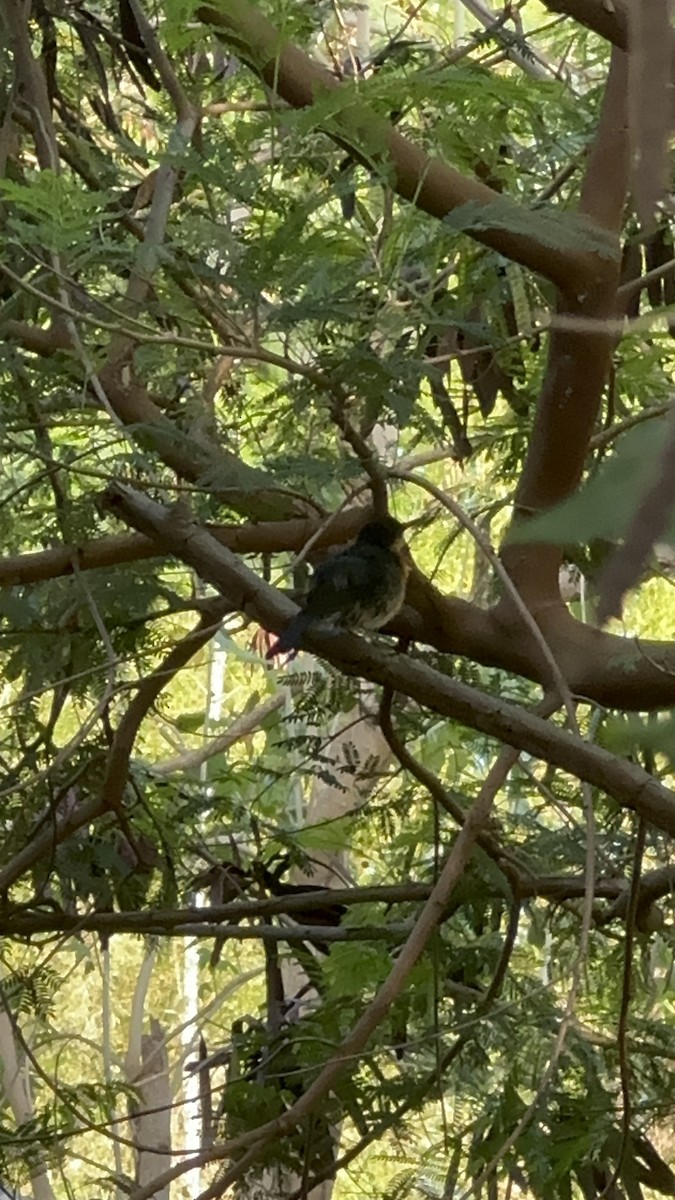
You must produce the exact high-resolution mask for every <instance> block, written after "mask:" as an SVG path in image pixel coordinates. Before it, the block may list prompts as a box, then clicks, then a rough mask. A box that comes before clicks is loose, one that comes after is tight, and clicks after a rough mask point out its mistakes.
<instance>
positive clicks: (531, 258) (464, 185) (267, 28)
mask: <svg viewBox="0 0 675 1200" xmlns="http://www.w3.org/2000/svg"><path fill="white" fill-rule="evenodd" d="M196 15H197V17H198V18H199V20H201V21H203V22H204V24H206V25H209V26H212V27H213V28H214V29H215V30H216V31H217V32H218V34H219V36H220V37H222V39H223V40H224V41H225V42H227V43H228V44H229V45H231V46H232V47H233V49H235V51H236V52H237V54H239V55H240V56H241V57H242V58H243V59H244V60H245V61H246V62H248V64H249V65H250V66H251V67H253V69H254V70H255V71H256V72H257V73H258V74H259V75H260V76H261V77H262V79H263V80H264V81H265V83H266V84H267V86H268V87H270V88H272V89H273V91H274V93H275V94H276V95H278V96H280V97H281V98H282V99H283V100H286V101H287V102H288V103H289V104H290V105H292V106H293V107H294V108H308V107H311V105H312V104H313V103H314V102H315V101H316V100H317V99H319V98H320V97H321V96H322V95H325V94H326V93H327V92H330V91H336V90H339V89H340V88H341V87H342V86H343V85H341V84H340V83H338V81H337V80H336V79H335V77H334V76H333V75H332V74H331V73H330V71H328V70H327V68H325V67H323V66H321V65H320V64H319V63H317V62H315V61H313V60H312V59H311V58H309V56H308V55H306V54H304V53H303V52H302V51H301V50H300V49H298V47H296V46H293V45H291V44H290V43H288V42H287V41H285V39H284V37H283V36H282V35H281V34H280V33H279V32H278V30H276V29H275V28H274V26H273V25H271V24H270V22H269V21H268V20H267V19H266V18H265V17H264V16H263V15H262V13H260V12H258V11H257V10H256V9H254V8H253V6H252V5H249V4H247V3H246V2H245V0H237V3H236V4H235V3H232V2H231V0H221V3H220V5H219V7H217V8H216V7H211V6H208V5H202V6H201V7H200V8H198V9H197V13H196ZM348 96H349V103H347V100H346V103H345V110H344V112H343V113H337V114H336V115H335V117H334V124H333V126H332V127H331V129H330V130H328V132H330V134H331V136H333V137H335V139H336V140H337V141H338V142H339V143H340V145H342V146H345V147H346V148H348V149H349V151H350V154H352V155H353V157H354V158H356V159H357V160H358V161H359V162H362V163H364V165H365V166H368V167H371V168H373V166H377V165H378V164H379V165H380V166H381V168H382V169H383V171H384V172H385V174H386V176H387V179H388V181H390V182H391V186H392V187H393V188H394V189H395V191H396V192H398V194H399V195H400V196H402V197H403V199H405V200H410V201H411V202H412V203H414V204H416V205H417V207H418V208H420V209H422V211H423V212H427V213H429V214H430V215H431V216H434V217H438V218H440V219H441V220H442V219H443V218H444V217H446V216H447V215H448V214H449V213H451V212H453V211H454V210H455V209H457V208H459V207H461V206H462V205H465V204H472V205H474V206H476V207H477V208H478V209H483V210H484V216H485V225H486V226H487V228H485V227H483V228H482V229H481V230H480V231H474V232H472V234H471V236H473V237H475V238H476V240H477V241H480V242H482V243H483V244H485V245H487V246H490V247H492V248H493V249H495V250H498V251H499V253H500V254H504V255H506V257H507V258H510V259H512V260H513V261H514V262H519V263H521V264H522V265H523V266H526V267H529V268H530V269H531V270H533V271H537V272H538V273H540V274H541V275H544V276H546V278H548V279H550V280H551V281H552V282H553V283H555V284H556V285H557V286H559V287H560V288H561V289H562V290H563V291H567V290H572V291H573V290H574V289H575V288H580V287H583V286H584V284H585V282H586V279H587V276H588V273H589V271H592V269H593V263H594V261H595V257H596V256H595V255H594V254H588V253H585V252H582V251H576V252H575V251H573V250H571V249H569V248H561V247H560V246H557V245H555V244H554V243H553V242H552V240H551V234H550V226H549V222H548V221H547V220H546V218H545V217H544V216H543V215H539V214H537V213H535V212H529V213H528V214H527V232H524V231H523V225H524V221H523V216H524V212H523V210H522V209H521V208H520V206H519V205H517V204H516V203H515V202H514V203H512V204H511V205H509V202H508V201H507V200H506V198H505V197H503V196H502V197H499V196H498V195H497V193H496V192H494V191H493V190H492V189H491V188H489V187H487V186H486V185H485V184H483V183H480V182H479V181H478V180H476V179H470V178H468V177H466V176H464V175H461V174H460V172H459V171H456V170H455V169H454V168H453V167H450V166H447V165H446V164H445V163H443V162H441V161H440V160H439V159H435V158H431V157H430V156H429V155H427V154H425V153H424V151H423V150H421V149H419V148H418V147H417V146H416V145H415V144H414V143H413V142H411V141H410V140H409V139H407V138H405V137H403V136H402V135H401V134H400V133H398V132H397V131H396V130H395V129H394V128H393V126H392V125H391V124H390V122H389V121H387V120H385V119H384V118H382V117H381V116H379V115H378V114H377V113H376V112H375V111H374V109H372V108H371V107H370V106H369V105H368V104H366V103H365V101H359V102H358V105H357V106H356V108H355V104H356V98H355V96H354V94H353V92H349V93H348ZM361 131H367V137H365V138H364V135H363V132H361ZM378 142H379V146H380V148H379V150H378V152H377V155H376V156H375V155H374V154H373V149H372V148H373V147H374V146H375V145H377V144H378ZM364 143H366V144H367V145H368V147H369V149H368V151H367V152H366V150H364ZM375 157H376V158H377V161H375ZM495 204H497V205H498V211H497V208H495V214H494V216H492V215H491V212H490V206H491V205H495Z"/></svg>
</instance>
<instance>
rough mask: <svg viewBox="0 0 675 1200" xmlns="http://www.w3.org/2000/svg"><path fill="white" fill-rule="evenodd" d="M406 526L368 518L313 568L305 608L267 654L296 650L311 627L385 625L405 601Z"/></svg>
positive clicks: (408, 561)
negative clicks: (355, 534)
mask: <svg viewBox="0 0 675 1200" xmlns="http://www.w3.org/2000/svg"><path fill="white" fill-rule="evenodd" d="M403 530H404V527H403V525H401V523H400V522H399V521H396V520H395V519H394V518H393V517H389V516H386V517H382V518H380V519H379V520H375V521H368V522H367V524H365V525H364V526H363V528H362V529H361V531H360V533H359V535H358V537H357V538H356V541H355V542H352V544H351V545H350V546H347V547H346V548H345V549H344V550H339V551H338V552H337V553H336V554H332V555H331V556H330V558H328V559H326V561H325V562H324V563H322V564H321V565H320V566H319V567H318V568H317V569H316V571H315V572H314V577H313V579H312V583H311V586H310V589H309V592H308V593H307V596H306V598H305V601H304V604H303V607H302V610H301V611H300V612H299V613H298V614H297V616H295V617H294V618H293V620H292V621H291V622H290V624H289V625H287V627H286V629H285V630H284V632H283V633H282V634H281V637H280V638H279V639H278V640H277V641H276V642H275V643H274V645H273V646H271V647H270V649H269V650H268V652H267V656H266V657H267V658H275V657H276V656H277V655H278V654H285V653H287V652H288V651H291V650H293V651H297V650H298V649H299V647H300V645H301V643H302V640H303V638H304V636H305V634H306V633H307V631H308V630H310V629H312V628H314V627H315V626H320V625H323V624H325V623H326V622H330V623H333V624H335V625H339V626H340V627H341V628H342V629H380V628H381V627H382V626H383V625H386V624H387V621H391V619H392V617H395V616H396V613H397V612H398V611H399V609H400V608H401V606H402V604H403V599H404V597H405V588H406V581H407V578H408V575H409V573H410V567H411V565H412V562H411V558H410V552H409V550H408V547H407V546H406V544H405V541H404V540H403Z"/></svg>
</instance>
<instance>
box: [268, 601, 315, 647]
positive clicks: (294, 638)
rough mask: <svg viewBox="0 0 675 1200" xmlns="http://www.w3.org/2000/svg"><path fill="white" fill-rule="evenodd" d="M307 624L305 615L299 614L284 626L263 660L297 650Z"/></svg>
mask: <svg viewBox="0 0 675 1200" xmlns="http://www.w3.org/2000/svg"><path fill="white" fill-rule="evenodd" d="M309 624H310V621H309V618H308V616H307V614H306V613H304V612H299V613H298V615H297V616H296V617H293V620H292V621H291V622H290V624H288V625H287V626H286V628H285V629H284V632H283V633H282V635H281V637H280V638H277V641H276V642H275V643H274V645H273V646H270V648H269V650H268V651H267V654H266V655H265V658H276V657H277V655H278V654H287V653H288V651H289V650H298V649H299V648H300V643H301V642H302V639H303V637H304V635H305V631H306V630H307V627H308V625H309Z"/></svg>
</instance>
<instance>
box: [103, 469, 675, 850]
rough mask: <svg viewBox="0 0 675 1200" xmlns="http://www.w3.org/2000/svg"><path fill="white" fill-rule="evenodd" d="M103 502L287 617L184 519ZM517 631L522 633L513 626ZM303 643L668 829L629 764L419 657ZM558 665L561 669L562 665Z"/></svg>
mask: <svg viewBox="0 0 675 1200" xmlns="http://www.w3.org/2000/svg"><path fill="white" fill-rule="evenodd" d="M105 502H106V504H107V506H108V507H109V508H110V509H111V510H112V511H115V512H116V513H117V514H118V515H119V516H120V517H121V519H122V520H125V521H126V522H127V523H128V524H130V525H133V526H134V527H135V528H136V529H138V530H139V531H140V532H142V533H146V534H148V535H149V536H152V537H156V538H157V541H158V543H159V544H160V545H163V546H164V547H165V549H166V550H167V552H169V553H171V554H174V555H175V556H176V557H177V558H180V559H182V560H183V561H184V562H187V563H189V565H190V566H192V567H194V569H195V570H196V571H198V573H199V574H200V575H201V576H202V578H203V579H205V580H207V581H208V582H210V583H212V584H214V585H215V586H216V587H218V588H219V589H220V590H221V591H222V592H223V594H224V595H226V596H227V597H228V600H229V602H230V603H231V604H232V605H233V606H234V607H235V608H236V609H238V610H239V611H241V612H245V613H247V615H248V616H250V617H252V618H253V619H254V620H257V621H259V622H260V623H261V624H263V625H264V626H265V628H269V629H271V630H272V631H273V632H275V633H276V632H280V631H281V629H282V628H284V627H285V625H286V623H287V621H288V620H289V618H290V617H291V616H293V615H294V613H295V611H296V607H295V605H293V604H292V603H291V602H290V601H289V600H287V599H286V598H285V597H283V596H282V595H281V594H280V593H279V592H278V591H276V589H274V588H273V587H271V585H270V584H268V583H266V582H265V581H264V580H263V579H260V578H259V577H258V576H256V575H255V574H254V573H253V572H252V571H251V570H249V568H248V567H246V566H245V565H244V564H243V563H242V562H240V560H239V559H238V558H237V557H236V556H235V555H234V554H232V553H231V552H230V551H229V550H226V549H225V548H224V547H222V546H219V545H218V543H217V542H216V541H215V539H214V538H212V537H211V536H210V534H208V533H206V532H205V531H204V530H202V529H199V527H198V526H197V525H195V524H193V523H192V522H190V521H185V520H181V519H179V518H177V517H176V514H175V513H173V512H170V511H169V510H167V509H164V508H162V506H161V505H159V504H156V503H155V502H154V501H151V500H149V499H147V498H146V497H144V496H141V495H139V494H138V493H135V492H133V491H132V489H131V488H127V487H122V486H120V485H117V486H115V487H111V488H110V489H109V490H108V492H107V493H106V501H105ZM518 636H522V629H521V628H520V627H519V628H518ZM306 641H307V646H308V648H309V649H310V650H312V651H313V652H315V653H318V654H320V655H321V656H322V657H324V658H326V659H327V660H328V661H329V662H331V663H332V664H333V666H335V667H337V669H338V670H340V671H342V672H343V674H345V675H352V676H356V677H357V678H364V679H369V680H371V682H373V683H380V684H383V685H385V686H389V687H391V688H393V689H394V691H397V692H402V693H403V694H404V695H407V696H410V697H411V699H414V700H416V701H417V702H418V703H419V704H421V705H422V706H423V707H425V708H430V709H432V710H433V711H435V712H439V713H441V714H442V715H443V716H447V717H452V718H453V719H454V720H457V721H459V722H460V723H461V724H463V725H467V726H469V728H472V729H478V730H479V731H480V732H481V733H486V734H489V735H490V736H492V737H495V738H498V739H499V740H500V741H502V742H506V743H507V744H508V745H511V746H516V747H517V748H518V749H519V750H525V751H526V752H527V753H528V754H533V755H534V756H535V757H537V758H543V759H545V760H546V761H548V762H551V763H553V764H554V765H555V766H558V767H561V768H562V769H563V770H565V771H569V772H570V773H571V774H572V775H575V776H576V777H577V778H581V779H585V780H587V781H588V782H589V783H592V784H594V785H595V786H596V787H599V788H601V789H602V790H603V791H605V792H607V793H608V794H609V795H611V796H613V797H614V799H615V800H616V801H617V802H618V803H619V804H621V805H622V806H624V807H627V808H630V809H633V810H634V811H636V812H639V813H641V814H642V815H643V816H644V817H645V819H646V820H647V821H649V822H651V823H652V824H654V825H656V826H657V827H658V828H661V829H664V830H666V831H667V832H669V833H675V796H674V795H673V793H672V792H670V791H669V790H668V788H665V787H663V785H662V784H660V783H658V782H657V781H656V780H655V779H653V778H652V777H651V776H650V775H648V774H647V772H646V771H643V770H641V769H640V768H639V767H637V766H635V765H634V764H633V763H629V762H624V761H622V760H621V759H618V758H616V756H615V755H613V754H610V753H609V752H608V751H606V750H603V749H601V748H600V747H599V746H592V745H589V744H588V743H587V742H585V741H583V740H582V739H581V738H577V737H575V736H573V735H572V734H569V733H567V732H565V731H563V730H561V729H557V728H556V727H555V726H553V725H550V724H549V723H547V722H546V721H542V720H541V718H538V717H533V716H531V715H530V714H527V713H524V712H522V710H520V709H518V708H517V707H516V706H515V705H512V704H507V703H505V702H504V701H502V700H497V699H495V698H494V697H492V696H488V695H486V694H484V693H483V692H480V691H478V690H477V689H476V688H471V687H468V686H467V685H466V684H462V683H460V682H458V681H457V680H455V679H450V678H448V677H447V676H445V675H442V674H441V673H440V671H436V670H434V669H432V668H431V667H428V666H427V665H426V664H425V663H422V662H419V661H416V660H413V659H410V658H407V657H404V656H403V655H401V654H396V653H393V652H392V651H390V650H382V649H380V648H378V647H376V646H374V645H369V644H368V643H367V642H366V641H365V640H364V639H363V638H359V637H356V636H354V635H353V634H347V633H344V634H342V633H340V634H338V633H334V632H320V631H318V630H317V631H312V632H311V633H309V634H308V635H307V638H306ZM558 661H559V662H560V659H559V660H558ZM561 667H563V669H564V666H563V664H562V663H561Z"/></svg>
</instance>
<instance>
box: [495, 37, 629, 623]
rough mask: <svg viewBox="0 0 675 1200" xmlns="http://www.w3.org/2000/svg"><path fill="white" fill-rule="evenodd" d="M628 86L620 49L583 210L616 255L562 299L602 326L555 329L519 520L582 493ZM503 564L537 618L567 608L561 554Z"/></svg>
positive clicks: (513, 548)
mask: <svg viewBox="0 0 675 1200" xmlns="http://www.w3.org/2000/svg"><path fill="white" fill-rule="evenodd" d="M626 87H627V66H626V56H625V55H624V54H622V53H621V52H620V51H618V50H614V51H613V53H612V61H611V66H610V70H609V76H608V79H607V86H606V88H605V95H604V101H603V107H602V113H601V117H600V123H599V126H598V130H597V134H596V138H595V142H594V145H593V147H592V150H591V153H590V154H589V156H588V160H587V166H586V174H585V178H584V184H583V188H582V195H581V203H580V208H581V211H582V212H583V213H585V214H586V215H587V216H588V217H590V218H591V219H592V220H593V221H594V222H597V223H598V224H600V225H602V227H603V228H604V229H606V230H607V232H608V233H609V234H611V235H612V238H613V239H614V240H615V249H616V254H615V257H614V258H613V259H612V258H607V259H601V258H600V257H598V259H597V261H596V264H595V270H594V272H593V275H592V277H591V276H589V279H588V286H587V287H586V288H585V289H584V290H583V292H580V293H579V294H577V295H571V294H569V293H568V294H567V295H565V296H564V297H563V298H562V299H561V303H560V306H559V312H560V313H562V314H563V315H565V316H572V317H578V318H585V319H587V318H589V317H591V318H593V319H595V320H597V321H598V325H597V332H593V333H591V332H588V331H587V330H584V331H583V332H581V331H577V330H574V329H555V328H554V329H553V330H552V332H551V334H550V338H549V347H548V360H547V366H546V373H545V376H544V381H543V385H542V390H541V395H540V397H539V402H538V405H537V413H536V417H535V422H534V428H533V431H532V435H531V438H530V442H529V446H528V452H527V456H526V459H525V464H524V466H523V471H522V474H521V477H520V481H519V484H518V490H517V493H516V501H517V513H516V519H518V520H521V519H523V518H526V517H528V516H530V515H531V514H533V513H536V512H540V511H541V510H543V509H547V508H550V507H552V505H554V504H557V503H559V502H560V501H561V500H563V499H564V498H565V497H566V496H568V495H570V493H571V492H573V491H574V489H575V488H576V487H577V485H578V483H579V481H580V479H581V476H582V472H583V469H584V464H585V461H586V455H587V453H588V443H589V440H590V437H591V434H592V432H593V428H594V425H595V421H596V417H597V413H598V409H599V406H600V399H601V396H602V389H603V387H604V384H605V380H606V378H607V371H608V368H609V362H610V353H611V350H612V347H613V345H614V338H613V336H612V334H611V332H610V331H609V330H606V329H603V326H602V320H603V318H607V317H609V316H611V315H613V313H614V308H615V304H616V289H617V286H618V282H619V272H620V255H619V241H618V233H619V230H620V226H621V217H622V214H623V208H624V204H625V198H626V191H627V187H628V130H627V107H626ZM563 447H564V451H563V450H562V448H563ZM503 559H504V563H505V565H506V566H507V568H508V570H509V573H510V575H511V577H512V578H513V581H514V583H515V584H516V586H517V588H518V590H519V592H520V594H521V595H522V597H523V599H524V600H525V601H526V603H527V604H528V607H530V608H531V610H532V612H533V613H535V614H536V613H538V611H539V610H540V609H541V608H546V607H549V606H550V605H560V604H561V603H562V602H561V600H560V591H559V586H558V569H559V565H560V559H561V551H560V548H559V547H557V546H541V545H532V544H529V545H523V544H520V545H517V544H513V543H510V544H509V543H507V545H506V546H505V547H504V551H503ZM508 603H509V602H508V598H505V604H506V605H508Z"/></svg>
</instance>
